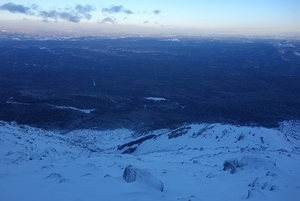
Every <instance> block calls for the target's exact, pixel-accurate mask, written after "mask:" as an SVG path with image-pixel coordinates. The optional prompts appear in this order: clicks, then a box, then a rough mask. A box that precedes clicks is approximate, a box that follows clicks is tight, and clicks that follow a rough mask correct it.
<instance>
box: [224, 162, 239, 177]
mask: <svg viewBox="0 0 300 201" xmlns="http://www.w3.org/2000/svg"><path fill="white" fill-rule="evenodd" d="M238 167H239V162H238V159H236V158H234V159H227V160H225V161H224V163H223V171H226V170H229V171H230V173H231V174H234V173H235V171H236V168H238Z"/></svg>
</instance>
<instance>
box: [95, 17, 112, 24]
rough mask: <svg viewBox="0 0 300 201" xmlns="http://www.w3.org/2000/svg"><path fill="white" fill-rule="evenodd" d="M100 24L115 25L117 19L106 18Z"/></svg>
mask: <svg viewBox="0 0 300 201" xmlns="http://www.w3.org/2000/svg"><path fill="white" fill-rule="evenodd" d="M99 23H102V24H105V23H112V24H114V23H116V19H115V18H113V17H106V18H104V19H103V20H102V21H101V22H99Z"/></svg>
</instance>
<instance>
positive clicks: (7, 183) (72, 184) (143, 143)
mask: <svg viewBox="0 0 300 201" xmlns="http://www.w3.org/2000/svg"><path fill="white" fill-rule="evenodd" d="M149 135H151V136H152V137H148V138H147V137H146V138H145V137H141V138H142V140H141V138H139V139H136V138H134V137H133V136H134V135H133V132H132V131H130V130H126V129H119V130H113V131H101V132H100V131H95V130H77V131H72V132H70V133H68V134H66V135H61V134H59V133H57V132H54V131H45V130H41V129H37V128H32V127H28V126H23V125H17V124H15V123H6V122H0V200H245V199H249V200H298V198H299V197H300V176H299V175H300V174H299V173H300V160H299V159H300V129H299V123H298V122H283V123H282V124H281V125H280V127H279V128H278V129H267V128H263V127H239V126H233V125H223V124H192V125H186V126H184V127H181V128H178V129H176V130H172V131H169V130H167V129H165V130H160V131H156V132H151V133H149ZM128 149H129V150H130V152H132V153H131V154H122V153H123V152H124V151H126V150H128ZM128 153H129V152H128ZM128 165H132V167H135V168H137V169H134V172H135V173H138V174H137V176H134V178H136V179H134V180H131V181H130V182H127V181H125V180H126V179H125V180H124V179H123V173H124V170H125V168H126V167H128ZM159 181H161V182H162V183H163V191H160V190H159V189H161V188H157V185H160V182H159Z"/></svg>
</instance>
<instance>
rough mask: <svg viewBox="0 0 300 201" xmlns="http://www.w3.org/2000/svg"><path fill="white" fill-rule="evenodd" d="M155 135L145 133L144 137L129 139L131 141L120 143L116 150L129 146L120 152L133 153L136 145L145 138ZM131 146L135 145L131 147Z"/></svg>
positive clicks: (148, 138)
mask: <svg viewBox="0 0 300 201" xmlns="http://www.w3.org/2000/svg"><path fill="white" fill-rule="evenodd" d="M154 137H156V135H147V136H145V137H141V138H139V139H137V140H134V141H131V142H128V143H125V144H123V145H120V146H119V147H118V150H122V149H124V148H125V147H129V148H128V149H126V150H125V151H124V152H122V153H123V154H130V153H133V152H134V151H135V150H136V148H137V146H138V145H140V144H141V143H143V142H144V141H146V140H150V139H152V138H154ZM132 146H135V147H132Z"/></svg>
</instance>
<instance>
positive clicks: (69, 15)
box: [59, 12, 82, 23]
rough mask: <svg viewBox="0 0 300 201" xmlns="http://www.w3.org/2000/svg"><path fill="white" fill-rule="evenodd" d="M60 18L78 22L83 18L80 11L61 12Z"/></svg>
mask: <svg viewBox="0 0 300 201" xmlns="http://www.w3.org/2000/svg"><path fill="white" fill-rule="evenodd" d="M59 18H60V19H64V20H66V21H69V22H75V23H77V22H79V21H80V20H81V19H82V16H80V15H78V13H69V12H60V13H59Z"/></svg>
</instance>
